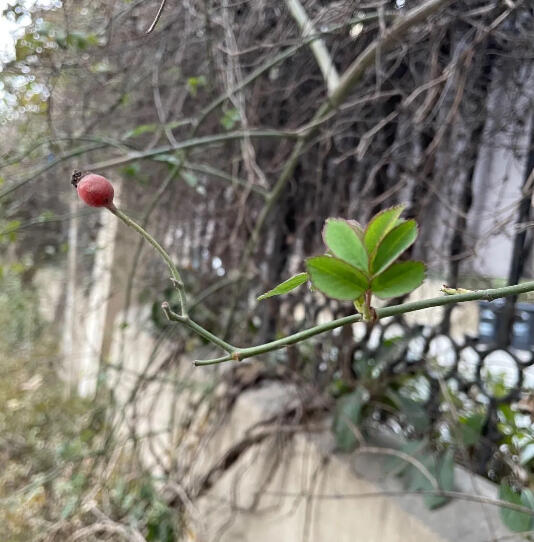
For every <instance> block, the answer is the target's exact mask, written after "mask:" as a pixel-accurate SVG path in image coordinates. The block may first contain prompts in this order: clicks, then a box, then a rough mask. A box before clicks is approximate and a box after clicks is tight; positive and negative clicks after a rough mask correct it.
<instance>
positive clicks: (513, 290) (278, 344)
mask: <svg viewBox="0 0 534 542" xmlns="http://www.w3.org/2000/svg"><path fill="white" fill-rule="evenodd" d="M532 291H534V281H530V282H524V283H522V284H516V285H514V286H505V287H503V288H492V289H489V290H475V291H473V292H468V293H464V294H455V295H445V296H440V297H433V298H430V299H423V300H420V301H411V302H409V303H401V304H400V305H394V306H392V307H384V308H382V309H377V310H376V317H377V319H381V318H387V317H389V316H397V315H399V314H405V313H407V312H413V311H418V310H422V309H428V308H431V307H441V306H443V305H449V304H452V303H464V302H466V301H478V300H481V299H484V300H487V301H492V300H494V299H498V298H501V297H507V296H511V295H519V294H524V293H527V292H532ZM361 321H362V315H361V314H352V315H350V316H345V317H343V318H337V319H336V320H332V321H331V322H326V323H325V324H320V325H317V326H313V327H311V328H309V329H305V330H303V331H299V332H297V333H293V334H292V335H288V336H287V337H283V338H281V339H278V340H276V341H271V342H268V343H264V344H260V345H258V346H252V347H249V348H238V349H236V350H235V351H234V352H232V354H231V355H227V356H222V357H220V358H215V359H207V360H196V361H195V365H196V366H203V365H214V364H217V363H223V362H225V361H231V360H235V361H241V360H243V359H246V358H250V357H252V356H258V355H260V354H265V353H266V352H272V351H273V350H280V349H281V348H285V347H286V346H290V345H292V344H296V343H299V342H302V341H305V340H306V339H309V338H310V337H313V336H315V335H319V334H321V333H325V332H326V331H331V330H332V329H336V328H338V327H342V326H346V325H349V324H354V323H356V322H361Z"/></svg>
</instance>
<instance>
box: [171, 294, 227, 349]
mask: <svg viewBox="0 0 534 542" xmlns="http://www.w3.org/2000/svg"><path fill="white" fill-rule="evenodd" d="M161 309H162V310H163V312H164V313H165V316H167V318H168V319H169V320H171V321H173V322H180V323H181V324H183V325H184V326H186V327H188V328H189V329H190V330H192V331H194V332H195V333H196V334H197V335H199V336H200V337H203V338H204V339H206V340H207V341H209V342H210V343H213V344H215V345H217V346H219V347H220V348H222V349H223V350H225V351H226V352H228V353H229V355H230V357H232V355H234V353H235V352H236V351H237V350H238V349H237V348H236V347H235V346H232V345H231V344H230V343H227V342H226V341H223V340H222V339H220V338H219V337H217V335H214V334H213V333H211V332H210V331H208V330H207V329H205V328H203V327H202V326H201V325H200V324H197V323H196V322H195V321H194V320H191V318H189V316H181V315H179V314H176V313H175V312H173V311H172V310H171V308H170V306H169V303H167V301H164V302H163V303H162V304H161Z"/></svg>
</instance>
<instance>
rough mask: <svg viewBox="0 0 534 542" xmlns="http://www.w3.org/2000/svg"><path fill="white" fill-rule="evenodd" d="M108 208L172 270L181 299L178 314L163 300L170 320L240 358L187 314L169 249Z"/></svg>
mask: <svg viewBox="0 0 534 542" xmlns="http://www.w3.org/2000/svg"><path fill="white" fill-rule="evenodd" d="M108 209H109V210H110V211H111V212H112V213H113V214H114V215H115V216H116V217H118V218H120V219H121V220H122V221H123V222H124V223H125V224H126V225H127V226H129V227H130V228H133V229H134V230H135V231H137V232H138V233H139V234H140V235H141V236H142V237H143V238H144V239H146V240H147V241H148V242H149V243H150V244H151V245H152V246H153V247H154V248H155V249H156V250H157V251H158V252H159V254H160V255H161V257H162V258H163V260H164V261H165V263H166V264H167V266H168V268H169V270H170V272H171V280H172V282H173V284H174V286H175V287H176V289H177V291H178V296H179V300H180V313H181V314H176V313H175V312H173V311H172V310H171V308H170V305H169V303H168V302H167V301H165V302H163V303H162V305H161V308H162V310H163V312H164V313H165V315H166V316H167V318H168V319H169V320H172V321H175V322H180V323H182V324H184V325H185V326H186V327H188V328H189V329H191V330H192V331H194V332H195V333H196V334H197V335H199V336H200V337H204V339H206V340H207V341H209V342H210V343H213V344H215V345H217V346H219V347H220V348H222V349H223V350H225V351H226V352H228V354H229V355H230V357H232V356H234V357H233V359H238V358H236V357H235V352H236V351H237V348H235V347H234V346H232V345H231V344H229V343H227V342H226V341H223V340H222V339H220V338H219V337H217V336H216V335H214V334H213V333H211V332H210V331H208V330H207V329H205V328H203V327H202V326H201V325H200V324H197V323H196V322H195V321H194V320H192V319H191V318H190V317H189V316H188V314H187V306H186V295H185V286H184V283H183V280H182V277H181V275H180V273H179V271H178V269H177V268H176V266H175V265H174V263H173V261H172V259H171V257H170V256H169V254H168V253H167V251H166V250H165V249H164V248H163V247H162V246H161V245H160V244H159V243H158V242H157V241H156V240H155V239H154V238H153V237H152V235H150V234H149V233H148V232H147V231H146V230H145V229H144V228H143V227H142V226H140V225H139V224H137V222H135V221H134V220H132V219H131V218H130V217H129V216H128V215H127V214H125V213H123V212H122V211H121V210H120V209H117V207H115V205H113V204H112V205H111V206H110V207H108Z"/></svg>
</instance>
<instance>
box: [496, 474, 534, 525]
mask: <svg viewBox="0 0 534 542" xmlns="http://www.w3.org/2000/svg"><path fill="white" fill-rule="evenodd" d="M531 497H532V494H531V492H530V491H529V490H528V489H524V490H523V491H522V492H521V494H519V493H516V492H515V491H514V490H513V489H512V488H511V487H510V486H509V485H507V484H505V483H501V485H500V486H499V499H501V500H503V501H506V502H510V503H513V504H519V505H521V506H525V507H526V508H531V509H532V508H533V503H532V502H531V501H532V498H531ZM500 512H501V519H502V521H503V523H504V524H505V525H506V526H507V527H508V528H509V529H510V530H512V531H515V532H522V531H530V530H531V529H532V524H533V520H532V516H531V515H530V514H526V513H523V512H517V511H515V510H510V509H508V508H501V510H500Z"/></svg>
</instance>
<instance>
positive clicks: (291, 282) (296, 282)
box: [258, 273, 308, 301]
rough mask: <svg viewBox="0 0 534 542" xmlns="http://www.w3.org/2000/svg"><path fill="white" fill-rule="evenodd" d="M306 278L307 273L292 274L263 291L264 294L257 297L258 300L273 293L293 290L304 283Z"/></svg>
mask: <svg viewBox="0 0 534 542" xmlns="http://www.w3.org/2000/svg"><path fill="white" fill-rule="evenodd" d="M307 280H308V273H299V274H298V275H293V276H292V277H291V278H289V279H287V280H285V281H284V282H282V283H280V284H279V285H278V286H276V287H275V288H273V289H272V290H269V291H268V292H265V293H264V294H262V295H260V297H258V301H261V300H262V299H267V298H268V297H273V296H275V295H282V294H287V293H288V292H290V291H291V290H294V289H295V288H297V287H298V286H300V285H301V284H304V283H305V282H306V281H307Z"/></svg>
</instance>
